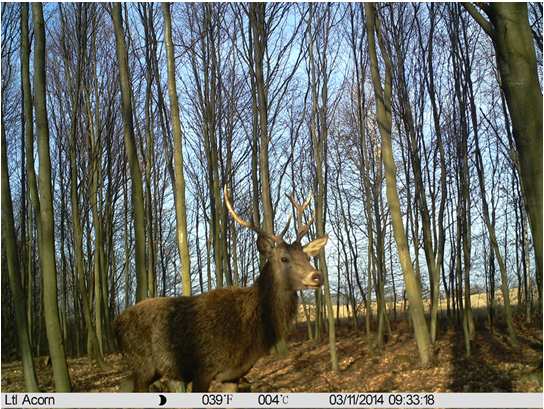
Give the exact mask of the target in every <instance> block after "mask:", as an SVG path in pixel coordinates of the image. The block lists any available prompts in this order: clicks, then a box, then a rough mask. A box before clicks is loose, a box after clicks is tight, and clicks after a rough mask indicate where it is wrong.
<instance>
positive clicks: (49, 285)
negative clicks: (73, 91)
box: [32, 3, 71, 392]
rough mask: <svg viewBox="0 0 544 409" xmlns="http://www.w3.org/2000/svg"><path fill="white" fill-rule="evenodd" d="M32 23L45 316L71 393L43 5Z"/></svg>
mask: <svg viewBox="0 0 544 409" xmlns="http://www.w3.org/2000/svg"><path fill="white" fill-rule="evenodd" d="M32 21H33V23H34V35H35V38H36V45H35V50H34V90H35V110H36V127H37V133H38V155H39V160H40V166H39V171H40V174H39V191H40V223H41V227H42V234H41V237H40V240H39V242H40V245H39V249H40V264H41V268H42V272H43V288H44V313H45V320H46V331H47V342H48V344H49V353H50V355H51V364H52V366H53V377H54V379H55V388H56V390H57V392H69V391H70V389H71V386H70V376H69V374H68V367H67V366H66V356H65V353H64V343H63V340H62V332H61V328H60V321H59V309H58V300H57V267H56V262H55V254H56V253H55V234H54V221H53V195H52V187H51V158H50V155H49V123H48V119H47V105H46V100H45V92H46V79H45V24H44V20H43V6H42V4H41V3H33V4H32Z"/></svg>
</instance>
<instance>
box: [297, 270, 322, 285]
mask: <svg viewBox="0 0 544 409" xmlns="http://www.w3.org/2000/svg"><path fill="white" fill-rule="evenodd" d="M302 284H304V286H305V287H306V288H319V287H321V285H323V277H322V276H321V273H320V272H319V271H317V270H315V271H312V272H311V273H309V274H308V275H306V277H304V280H302Z"/></svg>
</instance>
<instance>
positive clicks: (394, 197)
mask: <svg viewBox="0 0 544 409" xmlns="http://www.w3.org/2000/svg"><path fill="white" fill-rule="evenodd" d="M374 7H375V6H374V4H370V3H365V18H366V27H367V33H368V48H369V53H370V64H371V74H372V82H373V85H374V93H375V94H376V115H377V121H378V127H379V129H380V134H381V137H382V159H383V164H384V168H385V179H386V186H387V202H388V204H389V209H390V211H391V222H392V224H393V232H394V236H395V242H396V243H397V251H398V253H399V258H400V263H401V267H402V271H403V273H404V281H405V285H406V293H407V296H408V300H409V302H410V315H411V316H412V322H413V324H414V331H415V337H416V343H417V346H418V350H419V357H420V361H421V364H422V365H423V366H428V365H429V364H430V360H431V343H430V338H429V332H428V329H427V323H426V322H425V316H424V310H423V301H422V299H421V289H420V285H419V283H418V282H417V279H416V275H415V273H414V270H413V267H412V262H411V260H410V253H409V250H408V243H407V240H406V233H405V231H404V225H403V222H402V217H401V213H400V201H399V195H398V192H397V180H396V179H397V178H396V165H395V161H394V159H393V149H392V143H391V94H392V90H391V70H392V68H391V60H390V58H389V55H388V52H387V49H386V47H385V46H384V45H383V41H382V39H381V32H380V30H381V29H380V24H379V18H378V16H377V15H376V12H375V8H374ZM375 35H376V36H377V38H378V41H379V43H380V49H381V51H382V56H383V57H384V63H385V82H384V87H383V88H382V85H381V79H380V73H379V69H378V58H377V53H376V44H375Z"/></svg>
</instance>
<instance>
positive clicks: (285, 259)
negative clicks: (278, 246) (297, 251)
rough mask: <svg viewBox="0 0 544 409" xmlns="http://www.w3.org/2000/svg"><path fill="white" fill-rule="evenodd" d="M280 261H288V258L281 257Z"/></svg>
mask: <svg viewBox="0 0 544 409" xmlns="http://www.w3.org/2000/svg"><path fill="white" fill-rule="evenodd" d="M281 261H282V263H287V262H288V261H289V259H288V258H287V257H282V258H281Z"/></svg>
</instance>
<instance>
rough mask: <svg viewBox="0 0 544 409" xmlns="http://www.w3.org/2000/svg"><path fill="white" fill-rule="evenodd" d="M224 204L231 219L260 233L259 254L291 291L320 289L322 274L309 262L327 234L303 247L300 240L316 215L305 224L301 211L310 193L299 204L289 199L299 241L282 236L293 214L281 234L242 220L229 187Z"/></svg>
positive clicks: (258, 241)
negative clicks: (233, 204)
mask: <svg viewBox="0 0 544 409" xmlns="http://www.w3.org/2000/svg"><path fill="white" fill-rule="evenodd" d="M224 198H225V205H226V206H227V209H228V211H229V213H230V215H231V216H232V218H233V219H234V220H235V221H236V222H237V223H238V224H240V225H242V226H244V227H246V228H249V229H251V230H253V231H255V232H256V233H257V249H258V250H259V253H260V254H261V255H262V256H263V257H264V258H265V259H266V260H267V263H269V264H270V267H271V268H272V271H273V272H274V276H275V277H276V279H277V280H278V281H280V282H282V283H284V285H285V288H286V289H288V290H300V289H305V288H319V287H320V286H321V285H322V284H323V279H322V276H321V273H320V272H319V271H317V270H316V268H315V267H314V266H312V264H311V263H310V257H314V256H317V255H318V254H319V251H320V250H321V249H322V248H323V246H325V244H326V243H327V240H328V236H327V235H325V236H322V237H319V238H317V239H315V240H313V241H311V242H310V243H308V244H306V245H304V246H302V245H301V243H300V241H301V239H302V238H303V237H304V236H305V235H306V234H307V233H308V231H309V227H310V224H311V223H312V221H313V218H311V219H310V221H309V222H308V223H307V224H303V223H302V213H303V212H304V209H305V208H306V207H308V205H309V204H310V200H311V194H310V195H309V196H308V199H307V200H306V201H305V202H304V203H303V204H298V203H297V202H296V201H295V199H294V196H293V195H291V196H290V197H289V200H291V203H292V204H293V206H294V208H295V211H296V230H297V236H296V240H295V241H294V242H293V243H291V244H289V243H286V242H285V241H284V239H283V236H284V235H285V233H286V232H287V229H288V227H289V223H290V221H291V216H289V219H288V221H287V225H286V226H285V228H284V229H283V230H282V232H281V234H280V235H275V234H271V233H268V232H265V231H263V230H262V229H260V228H259V227H257V226H255V225H254V224H253V223H250V222H248V221H246V220H243V219H242V218H241V217H240V216H239V215H238V214H237V213H236V212H235V211H234V208H233V206H232V204H231V202H230V198H229V193H228V190H227V186H225V188H224Z"/></svg>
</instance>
